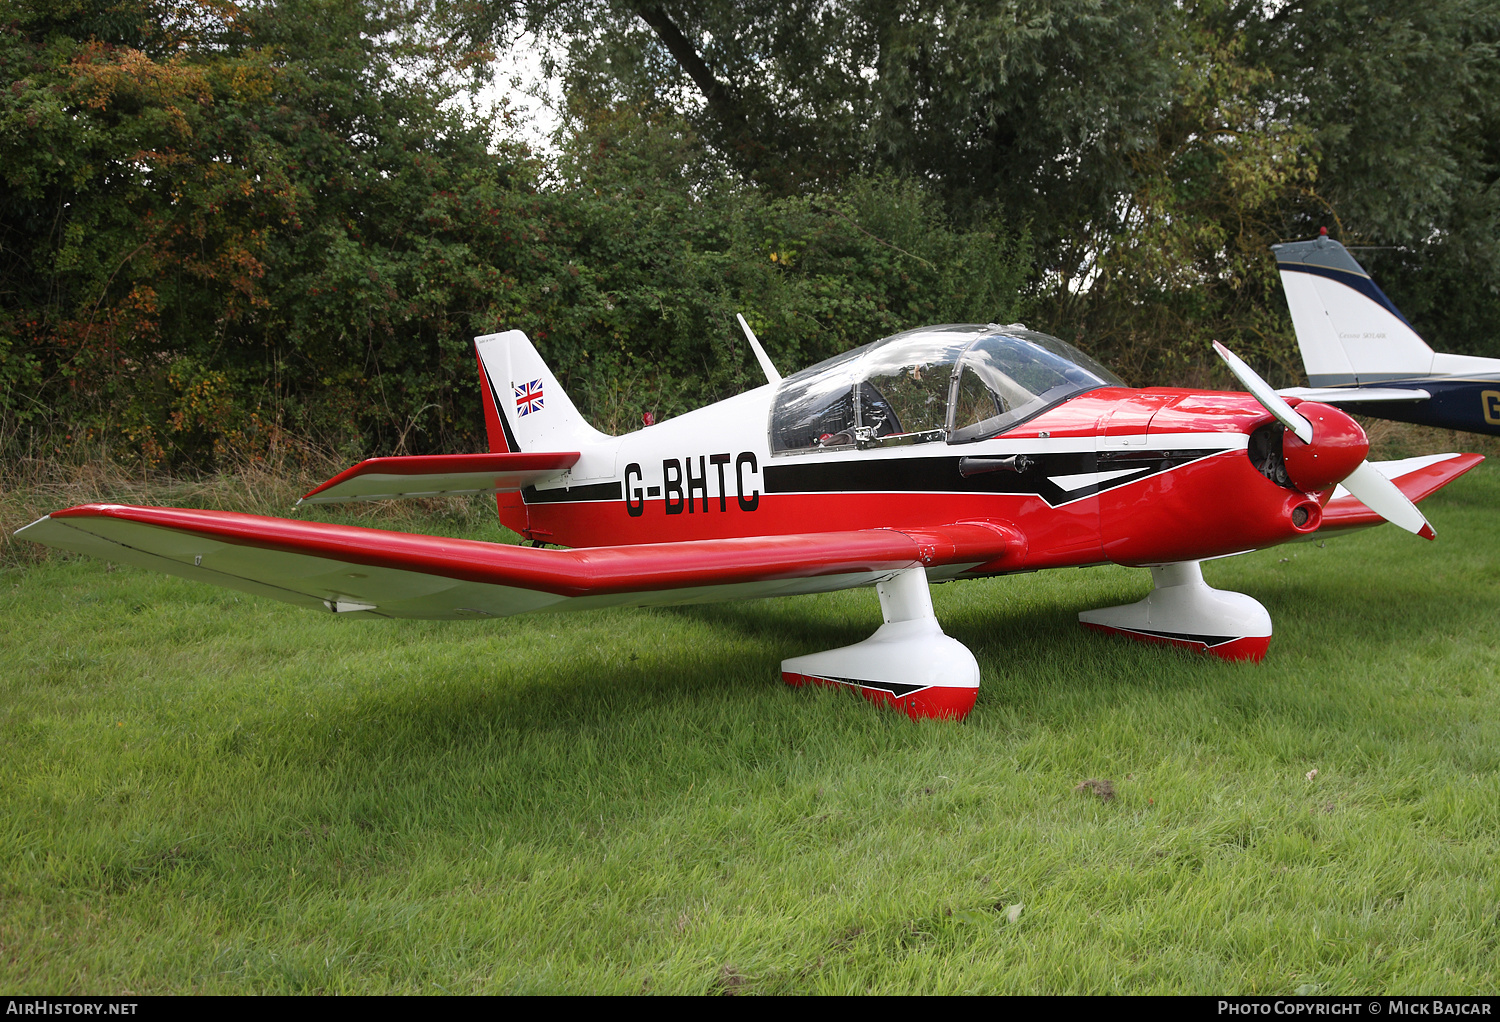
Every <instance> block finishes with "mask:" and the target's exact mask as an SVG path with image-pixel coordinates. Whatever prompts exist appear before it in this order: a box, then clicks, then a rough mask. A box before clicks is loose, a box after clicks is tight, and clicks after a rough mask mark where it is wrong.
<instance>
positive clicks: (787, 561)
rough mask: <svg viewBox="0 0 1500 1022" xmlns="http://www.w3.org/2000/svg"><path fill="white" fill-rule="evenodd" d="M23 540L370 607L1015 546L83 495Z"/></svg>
mask: <svg viewBox="0 0 1500 1022" xmlns="http://www.w3.org/2000/svg"><path fill="white" fill-rule="evenodd" d="M16 535H17V536H19V537H21V538H23V539H29V540H33V541H35V542H38V543H44V544H46V545H48V546H54V547H60V548H62V549H65V550H73V551H76V552H79V553H85V554H90V555H92V556H96V557H101V558H105V559H107V560H110V561H115V562H117V563H124V564H133V565H137V566H139V567H143V568H151V569H153V570H156V571H163V572H167V573H169V574H173V575H179V576H182V577H184V578H190V579H194V580H196V581H201V582H211V583H214V584H216V585H221V586H226V587H229V588H233V589H239V590H242V591H244V592H250V593H255V594H257V595H262V596H269V597H272V598H274V599H278V600H283V601H285V602H288V603H295V604H299V605H301V606H305V607H316V608H324V609H327V610H332V611H335V612H340V613H360V614H367V615H370V616H379V617H412V618H473V617H504V616H509V615H512V614H524V613H527V612H530V611H538V610H586V609H591V608H595V607H609V606H645V605H657V604H671V603H705V602H715V601H718V600H732V599H745V598H751V597H758V596H782V595H793V594H798V593H812V592H827V591H831V590H834V589H846V588H851V587H854V586H861V585H869V584H871V583H873V582H877V581H880V580H882V579H884V578H886V577H888V576H889V575H890V574H891V573H892V572H894V571H898V570H900V569H902V568H909V567H914V566H916V565H924V566H926V567H928V568H939V569H944V568H946V569H948V570H947V571H940V572H938V573H937V574H938V575H939V576H941V575H942V574H948V575H956V574H958V573H959V572H962V571H965V570H969V569H972V568H976V567H978V566H981V565H986V566H988V565H991V564H993V563H994V562H996V561H998V560H1000V559H1001V558H1003V557H1004V555H1005V554H1006V553H1007V552H1013V551H1019V550H1021V549H1023V548H1024V545H1023V541H1022V538H1021V536H1020V534H1019V533H1017V532H1016V531H1015V530H1014V529H1013V528H1011V527H1009V526H1006V525H1002V524H999V523H990V522H977V523H962V524H956V525H949V526H944V527H941V528H932V529H907V530H900V531H898V530H895V529H869V530H862V531H850V532H827V533H810V534H804V535H795V536H769V537H755V538H748V539H722V540H701V541H696V542H685V543H660V544H642V545H638V546H617V547H592V548H584V549H576V550H537V549H531V548H527V547H516V546H509V545H506V544H501V543H484V542H478V541H474V540H460V539H446V538H442V537H435V536H420V535H413V534H410V533H399V532H387V531H383V530H380V529H366V528H358V527H353V526H340V525H327V524H322V523H313V522H295V521H289V520H287V519H284V518H270V517H264V516H259V515H242V514H233V513H230V512H224V511H190V510H182V509H178V508H155V507H132V506H128V505H118V504H86V505H83V506H80V507H75V508H69V509H68V510H65V511H57V512H54V513H53V514H51V515H48V516H47V517H46V518H42V519H39V520H38V521H36V522H33V523H32V524H31V525H28V526H26V527H25V528H24V529H21V530H19V531H18V532H17V533H16Z"/></svg>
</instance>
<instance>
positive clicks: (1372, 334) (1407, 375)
mask: <svg viewBox="0 0 1500 1022" xmlns="http://www.w3.org/2000/svg"><path fill="white" fill-rule="evenodd" d="M1271 251H1273V252H1275V253H1276V268H1277V269H1278V270H1280V271H1281V285H1282V287H1283V288H1285V289H1286V302H1287V305H1289V306H1290V307H1291V310H1292V326H1293V328H1294V329H1295V330H1296V331H1297V346H1298V347H1299V348H1301V349H1302V365H1303V367H1304V368H1305V369H1306V370H1307V378H1308V382H1310V383H1311V384H1312V385H1313V386H1314V387H1345V386H1348V385H1350V384H1355V385H1357V386H1360V387H1368V386H1369V385H1370V384H1372V383H1379V382H1381V381H1391V380H1420V379H1422V378H1424V377H1433V376H1454V375H1460V374H1472V373H1494V372H1497V371H1500V359H1493V358H1479V357H1477V356H1473V355H1452V354H1448V353H1447V352H1442V351H1433V350H1432V348H1430V347H1428V345H1427V342H1426V341H1424V340H1422V338H1421V337H1419V336H1418V335H1417V331H1416V330H1415V329H1414V328H1413V327H1412V325H1411V324H1410V323H1408V322H1407V321H1406V317H1405V316H1403V315H1401V311H1400V310H1399V309H1397V308H1396V306H1395V304H1394V303H1393V302H1392V301H1391V300H1390V299H1389V298H1387V297H1386V295H1385V292H1384V291H1382V290H1380V288H1379V287H1377V286H1376V285H1375V281H1373V280H1371V279H1370V275H1369V274H1368V273H1366V272H1365V269H1364V267H1363V266H1361V265H1359V263H1358V262H1356V261H1355V259H1354V257H1353V256H1351V255H1350V254H1349V250H1348V249H1346V248H1345V247H1344V246H1343V245H1340V244H1339V243H1338V242H1336V241H1334V240H1333V239H1332V238H1330V237H1328V236H1327V235H1326V234H1325V235H1324V236H1322V237H1320V238H1314V239H1313V240H1312V241H1294V242H1290V243H1288V244H1285V245H1272V246H1271ZM1304 396H1307V395H1304ZM1372 399H1373V397H1372ZM1314 400H1324V399H1323V398H1314Z"/></svg>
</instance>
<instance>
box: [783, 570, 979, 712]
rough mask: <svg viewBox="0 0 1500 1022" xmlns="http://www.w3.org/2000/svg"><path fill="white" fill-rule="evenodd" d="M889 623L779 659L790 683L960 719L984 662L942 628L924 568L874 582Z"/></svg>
mask: <svg viewBox="0 0 1500 1022" xmlns="http://www.w3.org/2000/svg"><path fill="white" fill-rule="evenodd" d="M875 590H876V592H878V593H879V594H880V613H881V614H882V616H884V618H885V624H883V625H881V626H880V628H879V629H877V630H876V632H875V634H874V635H872V636H870V637H869V638H868V639H866V640H865V641H864V642H856V643H855V644H854V645H852V646H844V647H843V648H841V649H830V650H827V651H826V652H823V653H811V654H808V655H807V656H799V657H792V658H791V659H790V660H783V661H782V662H781V677H782V679H783V680H784V681H785V682H786V683H787V684H788V685H806V684H808V683H809V682H811V683H813V684H817V685H847V686H848V687H850V688H853V689H855V690H857V691H858V692H860V694H862V695H863V696H864V697H865V698H866V699H868V700H870V702H872V703H876V704H878V705H884V706H893V707H895V708H897V709H899V710H901V711H902V712H904V713H906V714H907V715H909V716H911V717H912V718H914V719H915V718H917V717H948V718H952V719H959V720H961V719H963V718H964V717H965V716H967V715H968V712H969V711H970V710H972V709H973V708H974V699H975V697H976V696H977V695H978V692H979V663H978V661H976V660H975V659H974V654H973V653H970V652H969V650H968V649H967V647H965V646H964V645H963V643H961V642H959V641H958V640H957V639H953V638H950V637H949V636H947V635H944V634H943V629H942V627H941V626H940V625H939V624H938V621H937V617H936V616H934V615H933V613H932V594H931V592H929V590H928V587H927V571H926V569H925V568H920V567H917V568H905V569H903V570H901V571H898V572H897V573H896V574H895V575H893V576H891V577H890V578H889V579H887V580H886V581H884V582H880V583H878V584H877V585H876V586H875Z"/></svg>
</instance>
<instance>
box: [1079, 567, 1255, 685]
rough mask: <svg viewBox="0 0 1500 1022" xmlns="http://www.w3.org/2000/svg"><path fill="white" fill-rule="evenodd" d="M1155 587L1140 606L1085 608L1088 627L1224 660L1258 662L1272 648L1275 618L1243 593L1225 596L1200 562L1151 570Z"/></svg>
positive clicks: (1083, 618)
mask: <svg viewBox="0 0 1500 1022" xmlns="http://www.w3.org/2000/svg"><path fill="white" fill-rule="evenodd" d="M1151 581H1152V582H1154V583H1155V584H1156V587H1155V588H1154V589H1152V590H1151V592H1150V593H1149V594H1148V595H1147V596H1146V598H1145V599H1144V600H1141V601H1139V602H1138V603H1129V604H1125V605H1124V606H1120V607H1103V608H1101V609H1099V610H1085V611H1083V612H1082V613H1080V614H1079V615H1078V620H1079V622H1080V623H1081V624H1082V625H1083V626H1084V627H1085V628H1093V629H1097V630H1098V631H1101V632H1110V633H1112V634H1115V635H1124V636H1126V637H1127V638H1131V639H1138V640H1140V641H1141V642H1167V643H1171V644H1172V645H1174V646H1182V647H1185V648H1187V649H1192V650H1196V651H1198V652H1200V653H1211V654H1213V655H1214V656H1217V657H1223V658H1224V659H1225V660H1252V661H1257V662H1258V661H1260V659H1261V658H1262V657H1264V656H1265V655H1266V647H1267V646H1269V645H1270V644H1271V615H1269V614H1267V613H1266V608H1264V607H1262V606H1261V605H1260V604H1259V603H1257V602H1256V601H1255V600H1254V599H1252V598H1250V597H1249V596H1246V595H1245V594H1244V593H1227V592H1224V591H1222V590H1219V589H1214V588H1212V587H1210V586H1209V584H1208V583H1207V582H1205V581H1203V568H1202V567H1201V562H1199V561H1177V562H1175V563H1172V564H1156V565H1152V567H1151Z"/></svg>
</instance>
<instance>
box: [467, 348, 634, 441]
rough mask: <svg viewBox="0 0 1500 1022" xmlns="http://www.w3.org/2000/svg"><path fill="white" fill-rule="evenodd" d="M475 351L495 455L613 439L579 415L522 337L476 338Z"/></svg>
mask: <svg viewBox="0 0 1500 1022" xmlns="http://www.w3.org/2000/svg"><path fill="white" fill-rule="evenodd" d="M474 346H475V348H476V349H477V351H478V353H479V369H480V377H481V378H482V379H483V381H484V383H485V384H486V386H485V388H484V389H485V395H484V398H485V424H486V426H487V427H488V428H489V439H490V450H491V451H514V452H522V451H576V450H579V449H580V448H582V447H585V446H587V445H589V444H596V443H599V442H600V441H602V440H607V439H609V438H608V437H606V436H605V435H604V434H603V433H601V432H599V431H598V430H597V429H595V428H594V427H593V426H590V425H589V424H588V422H587V421H585V420H584V418H583V416H582V415H581V414H579V411H578V409H577V408H576V407H575V406H574V404H573V402H572V401H570V400H569V399H568V395H567V394H565V393H563V389H562V387H561V386H559V385H558V382H557V377H555V376H553V375H552V370H550V369H548V368H547V364H546V363H545V362H543V361H542V356H541V355H539V354H537V350H536V348H534V347H532V344H531V341H529V340H527V338H526V335H525V334H524V333H522V332H521V331H519V330H507V331H506V332H505V333H503V334H489V335H487V336H485V337H477V338H475V339H474ZM492 415H493V418H492Z"/></svg>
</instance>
